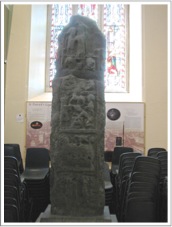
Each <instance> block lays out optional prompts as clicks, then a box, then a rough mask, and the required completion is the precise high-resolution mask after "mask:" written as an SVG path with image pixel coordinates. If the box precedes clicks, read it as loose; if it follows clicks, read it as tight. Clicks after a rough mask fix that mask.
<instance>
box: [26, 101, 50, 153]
mask: <svg viewBox="0 0 172 227" xmlns="http://www.w3.org/2000/svg"><path fill="white" fill-rule="evenodd" d="M50 122H51V103H50V102H28V103H27V132H26V134H27V138H26V148H29V147H45V148H47V149H50V133H51V127H50Z"/></svg>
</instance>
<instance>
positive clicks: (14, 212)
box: [4, 204, 19, 222]
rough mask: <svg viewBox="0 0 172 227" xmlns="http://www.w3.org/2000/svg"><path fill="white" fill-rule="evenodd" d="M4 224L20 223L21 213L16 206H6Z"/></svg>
mask: <svg viewBox="0 0 172 227" xmlns="http://www.w3.org/2000/svg"><path fill="white" fill-rule="evenodd" d="M4 222H19V211H18V208H17V206H16V205H14V204H5V205H4Z"/></svg>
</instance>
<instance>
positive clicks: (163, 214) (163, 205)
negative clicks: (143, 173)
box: [156, 151, 168, 222]
mask: <svg viewBox="0 0 172 227" xmlns="http://www.w3.org/2000/svg"><path fill="white" fill-rule="evenodd" d="M156 157H157V158H158V159H159V160H160V165H161V173H160V221H161V222H167V210H168V209H167V194H168V193H167V192H168V190H167V180H168V152H167V151H159V152H157V154H156Z"/></svg>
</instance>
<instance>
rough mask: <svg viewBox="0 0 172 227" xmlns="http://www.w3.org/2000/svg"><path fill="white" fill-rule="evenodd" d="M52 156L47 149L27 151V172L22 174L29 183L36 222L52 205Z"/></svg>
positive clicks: (33, 219) (33, 218) (33, 217)
mask: <svg viewBox="0 0 172 227" xmlns="http://www.w3.org/2000/svg"><path fill="white" fill-rule="evenodd" d="M49 162H50V156H49V150H48V149H46V148H28V149H27V150H26V162H25V170H24V172H23V174H22V177H23V178H24V181H25V182H26V183H27V186H28V191H29V195H30V197H31V198H32V200H33V208H32V209H33V211H32V213H33V216H32V221H33V222H34V221H35V220H36V218H37V217H38V216H39V214H40V213H41V212H43V211H44V210H45V208H46V207H47V205H48V204H49V203H50V178H49V177H50V166H49Z"/></svg>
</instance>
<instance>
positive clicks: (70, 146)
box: [50, 15, 105, 217]
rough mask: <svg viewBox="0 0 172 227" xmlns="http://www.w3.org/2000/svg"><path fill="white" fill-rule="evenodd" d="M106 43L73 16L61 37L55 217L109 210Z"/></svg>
mask: <svg viewBox="0 0 172 227" xmlns="http://www.w3.org/2000/svg"><path fill="white" fill-rule="evenodd" d="M104 55H105V38H104V36H103V34H102V33H101V32H100V30H99V29H98V27H97V25H96V24H95V22H94V21H92V20H90V19H88V18H86V17H82V16H78V15H77V16H73V17H72V18H71V21H70V23H69V24H68V25H67V26H66V27H65V28H64V29H63V31H62V33H61V35H60V36H59V49H58V60H57V74H56V77H55V79H54V80H53V100H52V116H51V125H52V132H51V186H50V191H51V193H50V197H51V213H52V214H53V215H65V216H66V215H68V216H77V217H78V216H82V217H84V216H97V215H102V214H103V210H104V200H105V199H104V181H103V165H104V156H103V155H104V126H105V104H104Z"/></svg>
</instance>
